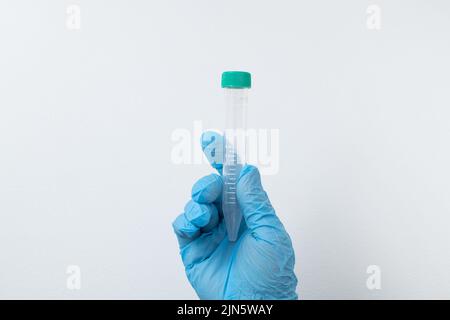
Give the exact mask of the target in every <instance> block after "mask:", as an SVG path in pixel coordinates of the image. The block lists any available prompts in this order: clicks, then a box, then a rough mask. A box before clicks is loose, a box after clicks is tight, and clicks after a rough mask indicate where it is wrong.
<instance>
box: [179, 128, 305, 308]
mask: <svg viewBox="0 0 450 320" xmlns="http://www.w3.org/2000/svg"><path fill="white" fill-rule="evenodd" d="M222 145H223V138H222V136H220V135H218V134H216V133H213V132H207V133H205V134H203V136H202V149H203V151H204V152H205V154H206V156H207V158H208V159H209V160H210V163H211V165H212V166H213V167H214V168H215V169H217V170H218V172H219V173H220V174H221V173H222V164H221V162H220V163H219V162H217V161H215V159H216V158H217V157H215V155H217V154H216V152H219V149H220V147H221V146H222ZM222 184H223V182H222V178H221V176H220V175H217V174H211V175H209V176H206V177H203V178H202V179H200V180H199V181H197V183H195V184H194V186H193V188H192V200H190V201H189V202H188V203H187V204H186V206H185V208H184V213H182V214H180V215H179V216H178V217H177V218H176V219H175V221H174V222H173V228H174V230H175V233H176V235H177V238H178V242H179V245H180V254H181V258H182V260H183V264H184V266H185V270H186V274H187V277H188V279H189V282H190V283H191V285H192V286H193V287H194V289H195V291H196V292H197V294H198V296H199V297H200V299H297V294H296V292H295V288H296V286H297V278H296V276H295V274H294V260H295V258H294V250H293V249H292V244H291V240H290V238H289V235H288V234H287V233H286V231H285V229H284V227H283V224H282V223H281V221H280V220H279V219H278V217H277V216H276V214H275V211H274V209H273V207H272V205H271V204H270V201H269V198H268V197H267V194H266V192H265V191H264V190H263V187H262V185H261V177H260V174H259V172H258V169H257V168H256V167H253V166H249V165H246V166H244V167H243V169H242V170H241V174H240V177H239V179H238V183H237V199H238V203H239V205H240V208H241V212H242V214H243V220H245V222H243V223H242V224H241V228H240V231H239V237H238V240H237V241H236V242H234V243H233V242H229V241H228V238H227V235H226V229H225V223H224V221H223V216H222V208H221V207H222V206H221V200H222Z"/></svg>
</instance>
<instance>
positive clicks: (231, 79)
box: [222, 71, 251, 242]
mask: <svg viewBox="0 0 450 320" xmlns="http://www.w3.org/2000/svg"><path fill="white" fill-rule="evenodd" d="M250 87H251V75H250V73H248V72H243V71H226V72H224V73H222V88H223V90H224V92H225V105H226V127H225V134H224V140H225V141H224V142H225V143H224V147H225V150H224V151H225V152H224V159H223V172H222V174H223V180H224V189H223V198H222V211H223V217H224V220H225V226H226V229H227V234H228V240H229V241H231V242H234V241H236V239H237V237H238V233H239V227H240V225H241V220H242V214H241V210H240V208H239V203H238V199H237V195H236V191H237V182H238V178H239V174H240V172H241V169H242V166H243V165H244V164H245V158H246V140H247V137H246V120H247V119H246V118H247V104H248V89H250Z"/></svg>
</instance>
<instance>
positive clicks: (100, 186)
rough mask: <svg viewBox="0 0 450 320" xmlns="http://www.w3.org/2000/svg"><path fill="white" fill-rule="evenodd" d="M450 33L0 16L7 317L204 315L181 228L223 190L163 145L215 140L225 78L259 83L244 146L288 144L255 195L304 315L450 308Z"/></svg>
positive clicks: (223, 10) (53, 7)
mask: <svg viewBox="0 0 450 320" xmlns="http://www.w3.org/2000/svg"><path fill="white" fill-rule="evenodd" d="M69 4H77V5H79V6H80V8H81V29H80V30H70V29H68V28H67V27H66V19H67V14H66V8H67V6H68V5H69ZM370 4H377V5H379V6H380V8H381V10H382V11H381V13H382V16H381V17H382V24H381V30H379V31H374V30H369V29H368V28H367V27H366V20H367V14H366V9H367V7H368V6H369V5H370ZM449 18H450V4H449V2H448V1H444V0H441V1H439V0H434V1H411V0H410V1H406V0H405V1H400V0H397V1H386V0H384V1H383V0H378V1H377V0H372V1H361V0H358V1H356V0H354V1H332V0H328V1H261V0H258V1H256V0H253V1H242V0H241V1H236V0H230V1H211V0H209V1H208V0H203V1H181V0H179V1H173V0H172V1H98V0H96V1H94V0H89V1H87V0H86V1H83V0H78V1H76V0H74V1H57V0H53V1H44V0H40V1H32V0H29V1H23V0H21V1H6V0H2V1H1V2H0V298H63V299H77V298H153V299H160V298H161V299H162V298H177V299H182V298H196V295H195V292H194V291H193V289H192V288H191V287H190V285H189V283H188V281H187V279H186V277H185V274H184V269H183V266H182V263H181V260H180V258H179V255H178V247H177V243H176V239H175V236H174V235H173V232H172V228H171V222H172V220H173V219H174V218H175V216H176V215H177V214H179V213H180V212H181V211H182V209H183V206H184V203H185V202H186V201H187V200H188V199H189V196H190V188H191V186H192V184H193V183H194V182H195V181H196V180H197V179H198V178H200V177H201V176H203V175H206V174H208V173H210V172H212V170H211V169H210V168H209V167H208V165H207V164H202V165H175V164H173V162H172V161H171V151H172V148H173V146H174V142H173V141H171V135H172V133H173V132H174V130H176V129H180V128H181V129H182V128H185V129H187V130H192V128H193V122H194V121H195V120H201V121H202V122H203V125H204V126H205V128H208V127H215V128H220V127H221V126H222V125H223V115H224V113H223V108H222V106H223V104H222V103H223V97H222V92H221V90H220V82H219V79H220V74H221V72H222V71H224V70H229V69H232V70H236V69H238V70H239V69H243V70H248V71H250V72H252V74H253V77H254V87H253V88H252V91H251V97H250V104H251V106H250V110H249V122H250V126H252V127H260V128H275V129H279V130H280V170H279V173H278V174H277V175H273V176H265V177H263V182H264V185H265V188H266V190H267V192H268V194H269V196H270V198H271V200H272V203H273V205H274V207H275V208H276V210H277V212H278V214H279V216H280V217H281V219H282V221H283V222H284V224H285V226H286V228H287V230H288V232H289V233H290V235H291V237H292V240H293V244H294V247H295V252H296V258H297V263H296V273H297V276H298V277H299V286H298V293H299V295H300V297H302V298H305V299H311V298H368V299H372V298H450V273H449V270H450V232H449V227H450V169H449V163H450V146H449V138H450V125H449V123H450V96H449V92H450V90H449V88H450V76H449V75H450V60H449V59H450V38H449V31H450V19H449ZM196 147H197V146H196ZM68 265H79V266H80V267H81V271H82V288H81V290H78V291H76V290H75V291H72V290H68V289H67V288H66V279H67V274H66V268H67V266H68ZM369 265H379V266H380V268H381V271H382V289H381V290H378V291H376V290H375V291H370V290H368V289H367V287H366V279H367V277H368V274H366V268H367V266H369Z"/></svg>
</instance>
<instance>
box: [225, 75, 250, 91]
mask: <svg viewBox="0 0 450 320" xmlns="http://www.w3.org/2000/svg"><path fill="white" fill-rule="evenodd" d="M251 87H252V76H251V74H250V73H249V72H245V71H225V72H224V73H222V88H236V89H239V88H240V89H243V88H251Z"/></svg>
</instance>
